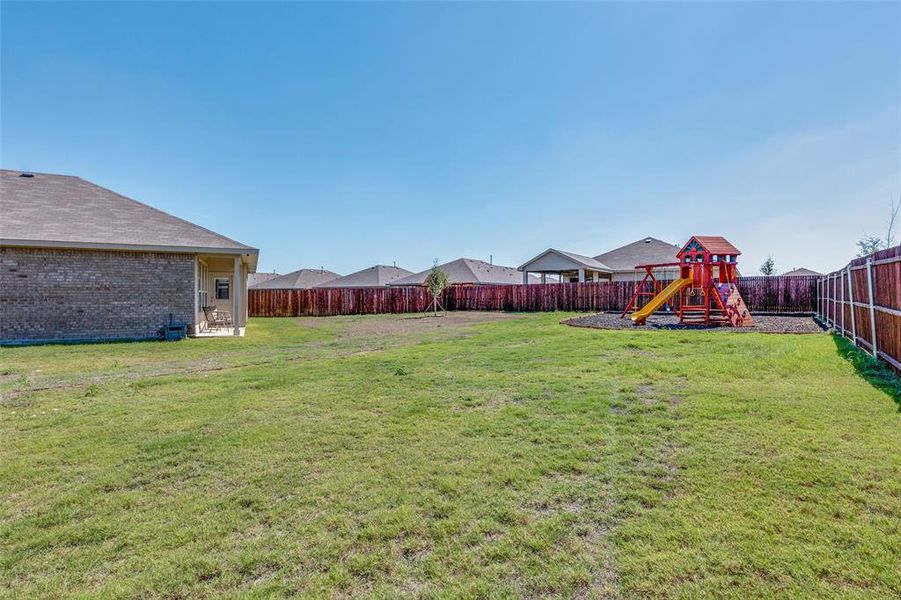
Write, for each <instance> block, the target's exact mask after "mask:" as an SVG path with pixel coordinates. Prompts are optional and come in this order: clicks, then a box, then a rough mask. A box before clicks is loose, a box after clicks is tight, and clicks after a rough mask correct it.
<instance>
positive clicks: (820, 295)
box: [817, 279, 823, 320]
mask: <svg viewBox="0 0 901 600" xmlns="http://www.w3.org/2000/svg"><path fill="white" fill-rule="evenodd" d="M822 282H823V280H822V279H817V318H818V319H821V320H822V318H823V315H822V313H821V311H820V307H821V306H822V302H823V292H822V290H821V288H822V286H821V285H820V284H821V283H822Z"/></svg>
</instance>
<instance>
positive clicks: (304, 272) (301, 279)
mask: <svg viewBox="0 0 901 600" xmlns="http://www.w3.org/2000/svg"><path fill="white" fill-rule="evenodd" d="M339 277H341V276H340V275H338V274H337V273H332V272H331V271H327V270H325V269H298V270H297V271H293V272H291V273H288V274H286V275H279V276H278V277H276V278H274V279H270V280H269V281H264V282H262V283H258V284H256V285H254V286H249V287H251V288H252V289H255V290H304V289H308V288H311V287H314V286H316V285H317V284H320V283H325V282H327V281H331V280H333V279H337V278H339Z"/></svg>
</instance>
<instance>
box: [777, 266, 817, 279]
mask: <svg viewBox="0 0 901 600" xmlns="http://www.w3.org/2000/svg"><path fill="white" fill-rule="evenodd" d="M782 276H783V277H814V276H818V277H822V276H823V274H822V273H820V272H818V271H813V270H811V269H807V268H805V267H798V268H796V269H792V270H791V271H786V272H785V273H783V274H782Z"/></svg>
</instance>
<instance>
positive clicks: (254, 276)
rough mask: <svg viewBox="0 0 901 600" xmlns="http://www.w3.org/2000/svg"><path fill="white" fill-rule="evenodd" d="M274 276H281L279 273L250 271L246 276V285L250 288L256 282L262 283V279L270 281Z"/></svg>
mask: <svg viewBox="0 0 901 600" xmlns="http://www.w3.org/2000/svg"><path fill="white" fill-rule="evenodd" d="M276 277H281V275H280V274H279V273H275V272H272V273H251V274H250V275H248V276H247V287H248V288H252V287H253V286H255V285H256V284H258V283H263V282H264V281H270V280H272V279H275V278H276Z"/></svg>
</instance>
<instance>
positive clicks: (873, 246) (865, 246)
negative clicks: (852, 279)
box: [857, 235, 882, 256]
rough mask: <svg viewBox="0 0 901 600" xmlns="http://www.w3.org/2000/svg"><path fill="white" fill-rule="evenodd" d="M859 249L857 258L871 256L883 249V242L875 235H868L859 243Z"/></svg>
mask: <svg viewBox="0 0 901 600" xmlns="http://www.w3.org/2000/svg"><path fill="white" fill-rule="evenodd" d="M857 247H858V248H859V249H860V252H858V253H857V256H869V255H871V254H873V253H874V252H876V251H877V250H879V249H880V248H882V240H881V239H879V238H878V237H876V236H875V235H868V236H866V237H865V238H863V239H862V240H860V241H858V242H857Z"/></svg>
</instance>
